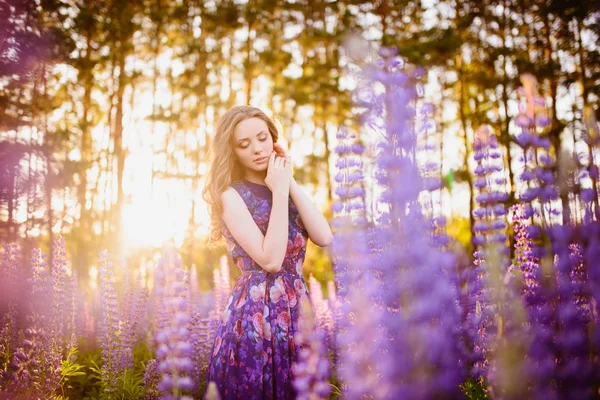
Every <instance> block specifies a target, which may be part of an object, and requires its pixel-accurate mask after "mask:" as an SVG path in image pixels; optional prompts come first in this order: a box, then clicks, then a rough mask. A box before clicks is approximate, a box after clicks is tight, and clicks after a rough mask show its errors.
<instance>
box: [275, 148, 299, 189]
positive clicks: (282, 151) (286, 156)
mask: <svg viewBox="0 0 600 400" xmlns="http://www.w3.org/2000/svg"><path fill="white" fill-rule="evenodd" d="M273 150H274V151H275V153H276V154H277V157H283V158H284V159H285V162H286V164H287V163H291V162H292V157H291V156H290V155H289V154H287V152H286V151H285V149H284V148H283V146H282V145H280V144H279V143H273ZM290 172H291V178H292V179H291V181H290V184H293V182H294V171H293V170H292V168H290Z"/></svg>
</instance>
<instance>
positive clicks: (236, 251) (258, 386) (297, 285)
mask: <svg viewBox="0 0 600 400" xmlns="http://www.w3.org/2000/svg"><path fill="white" fill-rule="evenodd" d="M231 186H232V187H233V188H234V189H235V190H236V191H237V192H238V193H239V194H240V196H241V197H242V199H243V200H244V203H246V206H247V207H248V210H249V211H250V214H251V215H252V218H253V219H254V221H255V222H256V224H257V225H258V227H259V229H260V230H261V232H262V233H263V235H264V234H266V232H267V227H268V225H269V217H270V215H271V207H272V204H273V200H272V193H271V191H270V189H269V188H268V187H267V186H265V185H261V184H258V183H253V182H250V181H247V180H241V181H236V182H234V183H233V184H232V185H231ZM288 203H289V230H288V244H287V250H286V254H285V258H284V260H283V265H282V267H281V270H280V271H279V272H276V273H269V272H267V271H265V270H264V269H262V268H261V267H260V266H259V265H258V264H257V263H256V262H254V260H252V258H251V257H250V256H249V255H248V254H247V253H246V252H245V251H244V249H242V247H241V246H240V245H239V244H238V243H237V242H236V241H235V239H234V238H233V236H231V233H230V232H229V230H228V229H227V227H226V226H225V224H223V226H224V228H223V236H224V237H225V240H226V243H227V249H228V251H229V253H230V254H231V257H232V258H233V261H234V263H235V265H237V266H238V268H239V269H240V270H241V271H242V275H241V276H240V277H239V278H238V279H237V281H236V283H235V285H234V287H233V289H232V291H231V295H230V297H229V299H228V301H227V305H226V306H225V309H224V311H223V313H222V315H221V316H220V317H221V320H220V321H219V324H218V327H217V332H216V336H215V342H214V344H213V347H212V352H211V357H210V359H209V362H208V369H207V376H206V382H207V384H208V382H210V381H214V382H215V383H216V384H217V387H218V389H219V393H220V395H221V398H222V399H223V400H226V399H294V398H295V397H296V391H295V389H294V388H293V386H292V380H293V376H292V365H294V364H295V362H296V359H297V355H298V354H299V352H300V348H299V346H297V345H296V344H295V343H294V334H295V333H296V332H297V331H298V316H299V313H300V308H301V307H300V305H301V301H302V298H308V294H307V287H306V282H305V280H304V278H303V276H302V266H303V264H304V256H305V253H306V244H307V239H308V233H307V232H306V229H305V228H304V226H303V224H302V220H301V219H300V215H299V214H298V210H297V209H296V207H295V205H294V204H293V202H292V201H291V199H290V200H289V201H288Z"/></svg>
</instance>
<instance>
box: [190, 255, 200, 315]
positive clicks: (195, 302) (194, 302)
mask: <svg viewBox="0 0 600 400" xmlns="http://www.w3.org/2000/svg"><path fill="white" fill-rule="evenodd" d="M189 293H190V306H191V307H192V309H196V308H198V307H200V305H201V302H202V293H201V292H200V282H199V281H198V268H197V267H196V264H192V266H191V267H190V290H189Z"/></svg>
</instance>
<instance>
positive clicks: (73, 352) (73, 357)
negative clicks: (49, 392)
mask: <svg viewBox="0 0 600 400" xmlns="http://www.w3.org/2000/svg"><path fill="white" fill-rule="evenodd" d="M77 353H78V351H77V348H76V347H74V346H73V347H71V348H70V349H69V352H68V354H67V357H66V359H64V360H62V362H61V371H60V381H59V386H60V389H61V392H62V394H63V395H65V392H68V391H70V390H71V389H73V383H72V380H73V378H74V377H77V376H83V375H85V372H83V371H82V370H83V368H84V366H83V365H81V364H79V363H77V362H76V361H77Z"/></svg>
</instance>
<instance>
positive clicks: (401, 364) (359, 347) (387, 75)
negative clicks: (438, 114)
mask: <svg viewBox="0 0 600 400" xmlns="http://www.w3.org/2000/svg"><path fill="white" fill-rule="evenodd" d="M380 54H381V55H382V59H381V60H379V62H378V63H376V65H370V66H368V67H366V68H365V69H364V70H363V71H365V74H364V76H363V81H362V82H361V83H360V84H359V86H358V88H357V94H356V95H357V97H361V98H362V99H365V100H367V99H368V101H359V103H358V104H359V105H360V106H361V107H364V108H365V109H366V110H365V112H364V114H363V119H362V121H363V123H364V126H365V130H367V131H368V132H373V142H374V147H375V148H376V149H377V150H378V152H377V154H376V155H375V158H376V160H377V169H376V172H375V174H374V175H375V179H376V183H377V186H376V188H378V189H380V190H381V194H380V195H377V198H376V199H374V203H375V204H378V210H377V211H378V213H379V215H378V218H377V219H376V221H375V223H374V224H373V227H372V228H371V229H368V230H367V229H365V227H364V226H365V224H359V225H358V227H357V229H355V231H354V232H353V231H352V230H350V232H348V231H342V232H340V233H339V235H342V236H343V237H346V238H345V239H344V238H342V239H339V243H340V244H343V245H345V246H344V247H343V251H344V252H345V254H344V253H342V252H340V253H337V254H339V256H338V259H337V260H336V261H337V262H339V261H342V262H343V263H344V264H346V265H348V264H347V263H348V259H345V258H346V257H348V258H349V259H351V260H352V262H351V263H350V265H351V267H350V266H346V265H344V267H345V268H344V269H345V270H346V271H348V270H350V271H352V272H351V273H347V272H346V271H344V272H345V273H344V275H342V276H340V278H339V280H340V282H339V286H340V294H342V293H343V298H344V300H345V302H344V301H342V307H343V311H344V313H345V314H348V313H350V312H351V313H352V314H353V315H356V316H357V318H361V317H362V318H361V319H360V320H359V321H356V322H355V325H352V326H348V325H347V324H345V325H346V326H344V327H341V328H340V337H339V343H340V353H341V354H340V356H341V359H340V371H341V373H340V375H341V377H342V379H343V380H345V381H347V382H350V381H351V382H352V385H349V386H348V387H347V388H346V387H345V388H344V389H345V390H346V393H347V395H348V396H349V397H351V398H358V397H361V396H364V395H369V396H374V397H377V398H404V397H410V398H431V397H435V396H437V395H441V393H444V395H445V396H446V397H452V396H458V394H459V391H458V385H459V383H460V382H461V381H462V379H463V377H464V369H463V368H462V366H461V361H460V354H461V352H460V349H459V345H458V331H457V329H456V326H457V324H458V321H459V312H458V311H459V310H458V307H457V303H456V301H457V297H456V295H457V294H456V291H455V286H454V283H452V282H451V281H450V279H449V278H448V273H447V271H450V270H451V269H452V263H453V261H452V257H451V256H450V255H449V254H447V253H445V252H444V251H442V250H441V249H440V248H439V247H435V246H434V244H433V243H432V242H431V238H430V235H429V233H430V230H429V228H428V227H426V224H425V219H424V218H423V213H422V208H421V204H420V203H419V197H420V194H421V192H422V190H424V189H425V186H424V182H423V180H422V178H421V176H420V172H419V168H418V166H417V165H416V163H415V150H416V140H417V135H418V132H417V130H415V125H414V117H415V107H414V102H415V100H416V98H415V96H416V94H417V93H421V92H422V90H421V89H422V88H421V87H420V86H419V84H417V86H411V82H414V78H417V76H416V75H414V76H409V75H407V74H406V73H405V72H404V71H401V70H400V69H399V68H398V66H400V65H402V63H401V62H398V59H397V58H395V57H394V56H393V55H390V54H393V52H389V51H387V50H382V53H380ZM419 76H423V73H422V72H420V73H419ZM417 79H418V78H417ZM375 81H377V82H379V83H378V84H377V85H375V84H374V82H375ZM379 84H381V85H383V87H384V89H383V92H381V91H379V92H378V91H377V90H379V89H376V88H377V87H381V86H378V85H379ZM382 110H385V111H382ZM384 114H385V115H388V116H389V117H388V118H386V119H385V121H382V116H383V115H384ZM378 138H382V140H378ZM341 139H345V138H344V137H342V138H341ZM347 148H352V146H350V145H348V144H341V145H340V148H339V150H338V154H340V156H343V155H346V154H348V151H347ZM362 151H363V150H362V149H361V153H362ZM351 189H352V187H349V188H347V189H346V188H344V186H342V187H341V188H339V190H336V193H337V194H338V195H339V196H340V198H341V199H342V200H345V201H344V203H346V204H347V199H348V198H350V197H351V196H352V195H354V194H356V195H358V196H364V190H363V191H362V192H361V191H352V190H351ZM375 193H377V192H375ZM344 208H345V207H344V206H342V207H341V209H342V210H343V209H344ZM338 209H340V207H338ZM365 222H366V221H365ZM343 224H344V222H343V220H342V221H341V224H340V225H341V226H342V227H343V226H344V225H343ZM409 227H410V231H409V230H408V229H409ZM356 231H358V232H356ZM360 231H363V232H364V233H362V234H361V233H360ZM361 236H362V237H363V238H367V237H368V239H367V240H366V242H367V243H369V244H371V245H373V244H377V246H375V247H373V250H370V249H369V248H366V249H365V245H364V243H365V240H364V239H363V240H360V239H359V238H360V237H361ZM349 238H354V240H352V241H350V240H348V239H349ZM357 239H358V240H357ZM361 243H362V246H361ZM334 245H335V242H334ZM349 245H352V247H350V246H349ZM339 249H340V250H341V249H342V247H341V246H340V248H339ZM365 250H366V251H365ZM334 252H336V248H335V247H334ZM357 255H358V257H356V256H357ZM350 257H352V258H350ZM344 259H345V260H344ZM355 260H358V261H359V263H357V262H356V261H355ZM361 260H362V261H361ZM367 260H369V261H367ZM336 273H337V271H336ZM431 282H435V286H436V287H435V288H434V289H433V290H432V289H431V286H430V285H431ZM344 287H352V288H354V290H353V291H352V292H353V293H352V296H351V297H350V296H346V293H344V292H343V291H342V289H344ZM361 332H363V333H365V334H363V335H362V337H363V338H365V337H368V339H367V340H365V339H361V341H360V342H358V337H357V335H359V334H360V333H361ZM366 332H368V334H366ZM369 370H370V371H371V373H368V372H367V371H369Z"/></svg>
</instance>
